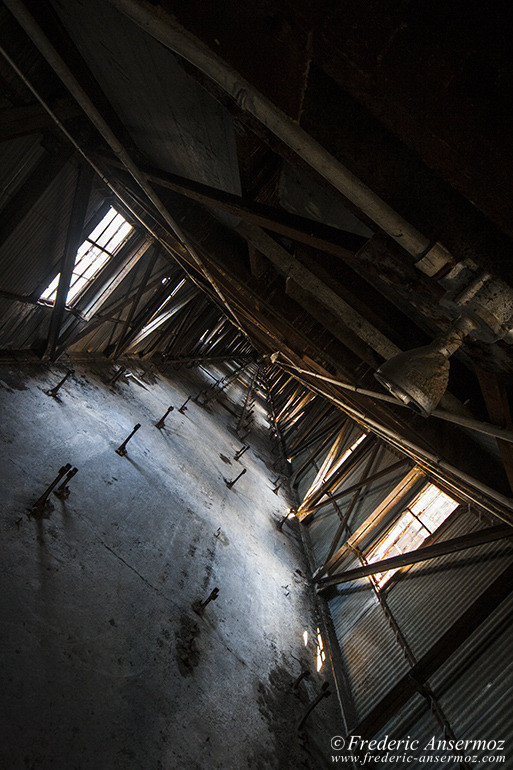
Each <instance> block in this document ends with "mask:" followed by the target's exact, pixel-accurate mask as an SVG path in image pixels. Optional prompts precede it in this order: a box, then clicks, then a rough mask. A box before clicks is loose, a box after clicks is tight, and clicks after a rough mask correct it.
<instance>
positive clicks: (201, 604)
mask: <svg viewBox="0 0 513 770" xmlns="http://www.w3.org/2000/svg"><path fill="white" fill-rule="evenodd" d="M218 596H219V588H214V589H212V591H211V592H210V594H209V595H208V596H207V598H206V599H204V600H203V601H201V600H200V599H197V600H196V601H195V602H193V603H192V609H193V610H194V612H195V613H196V615H203V612H204V611H205V607H206V606H207V604H210V602H215V600H216V599H217V597H218Z"/></svg>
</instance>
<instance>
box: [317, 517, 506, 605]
mask: <svg viewBox="0 0 513 770" xmlns="http://www.w3.org/2000/svg"><path fill="white" fill-rule="evenodd" d="M507 537H513V527H510V526H509V525H508V524H501V525H499V526H497V527H487V528H486V529H482V530H479V531H478V532H472V533H471V534H469V535H463V536H462V537H455V538H453V539H452V540H444V541H443V542H441V543H435V544H434V545H427V546H425V547H424V548H416V549H415V550H414V551H410V552H409V553H402V554H401V555H400V556H391V557H390V558H389V559H381V560H380V561H375V562H373V563H372V564H365V565H364V566H362V567H357V568H356V569H350V570H347V571H346V572H341V573H340V574H338V575H332V576H331V577H326V578H317V579H316V583H318V590H319V591H320V590H324V589H325V588H328V587H329V586H336V585H340V584H341V583H349V581H351V580H358V579H359V578H362V577H368V576H369V575H376V574H378V573H379V572H386V571H387V570H389V569H397V568H398V567H406V566H408V564H417V563H419V562H422V561H428V560H429V559H435V558H436V557H437V556H445V555H446V554H450V553H456V552H457V551H465V550H466V549H467V548H475V547H476V546H478V545H483V544H484V543H493V542H495V541H496V540H504V539H505V538H507Z"/></svg>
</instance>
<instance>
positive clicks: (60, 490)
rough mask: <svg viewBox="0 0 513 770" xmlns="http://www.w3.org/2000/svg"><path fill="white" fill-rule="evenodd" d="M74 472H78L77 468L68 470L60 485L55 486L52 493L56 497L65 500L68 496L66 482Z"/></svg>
mask: <svg viewBox="0 0 513 770" xmlns="http://www.w3.org/2000/svg"><path fill="white" fill-rule="evenodd" d="M75 473H78V468H72V469H71V470H70V471H68V473H67V476H66V478H65V479H64V481H63V482H62V484H61V485H60V487H57V489H56V490H55V491H54V495H57V497H60V498H61V500H66V499H67V498H68V497H69V487H68V484H69V482H70V481H71V479H72V478H73V476H74V475H75Z"/></svg>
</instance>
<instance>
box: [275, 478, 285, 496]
mask: <svg viewBox="0 0 513 770" xmlns="http://www.w3.org/2000/svg"><path fill="white" fill-rule="evenodd" d="M282 484H283V481H280V483H279V484H278V486H277V487H275V488H274V489H273V492H274V494H275V495H277V494H278V492H279V490H280V487H281V485H282Z"/></svg>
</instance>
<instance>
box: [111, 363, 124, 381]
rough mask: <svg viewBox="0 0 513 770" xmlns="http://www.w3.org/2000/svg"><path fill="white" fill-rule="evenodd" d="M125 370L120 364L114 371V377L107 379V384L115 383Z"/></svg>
mask: <svg viewBox="0 0 513 770" xmlns="http://www.w3.org/2000/svg"><path fill="white" fill-rule="evenodd" d="M125 372H126V366H121V367H120V368H119V369H118V370H117V372H116V373H115V375H114V377H112V378H111V379H110V380H109V382H108V384H109V385H115V383H116V382H117V381H118V380H119V379H120V378H121V377H122V376H123V375H124V374H125Z"/></svg>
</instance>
